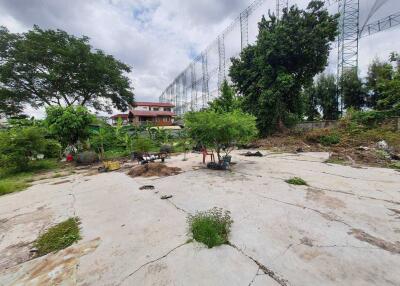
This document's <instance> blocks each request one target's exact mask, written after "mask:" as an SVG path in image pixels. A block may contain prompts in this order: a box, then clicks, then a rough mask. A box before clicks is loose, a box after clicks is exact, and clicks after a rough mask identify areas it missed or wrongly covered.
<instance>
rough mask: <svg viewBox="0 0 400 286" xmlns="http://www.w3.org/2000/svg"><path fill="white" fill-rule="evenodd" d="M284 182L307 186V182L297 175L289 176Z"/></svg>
mask: <svg viewBox="0 0 400 286" xmlns="http://www.w3.org/2000/svg"><path fill="white" fill-rule="evenodd" d="M285 182H286V183H288V184H291V185H296V186H307V182H306V181H304V180H303V179H302V178H299V177H294V178H291V179H289V180H286V181H285Z"/></svg>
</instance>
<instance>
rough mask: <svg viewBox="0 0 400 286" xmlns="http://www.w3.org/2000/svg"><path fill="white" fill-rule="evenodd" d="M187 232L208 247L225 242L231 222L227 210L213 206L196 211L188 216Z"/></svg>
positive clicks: (226, 241)
mask: <svg viewBox="0 0 400 286" xmlns="http://www.w3.org/2000/svg"><path fill="white" fill-rule="evenodd" d="M188 223H189V232H190V233H191V234H192V236H193V239H195V240H196V241H198V242H202V243H204V244H205V245H207V247H208V248H212V247H214V246H218V245H222V244H227V243H228V236H229V233H230V227H231V225H232V223H233V221H232V219H231V217H230V213H229V211H225V212H223V211H222V209H220V208H213V209H211V210H208V211H205V212H197V213H196V214H195V215H190V216H189V217H188Z"/></svg>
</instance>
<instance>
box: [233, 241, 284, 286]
mask: <svg viewBox="0 0 400 286" xmlns="http://www.w3.org/2000/svg"><path fill="white" fill-rule="evenodd" d="M228 245H229V246H230V247H232V248H234V249H236V250H237V251H238V252H239V253H241V254H242V255H244V256H246V257H247V258H249V259H250V260H251V261H253V262H254V263H255V264H257V266H258V268H259V270H261V271H262V272H264V274H266V275H268V276H269V277H271V278H272V279H274V280H275V281H276V282H277V283H278V284H279V285H281V286H289V285H290V284H289V282H288V281H287V280H286V279H283V278H282V277H281V276H279V275H278V274H276V273H275V272H274V271H273V270H271V269H269V268H268V267H267V266H265V265H264V264H262V263H261V262H259V261H258V260H257V259H255V258H253V257H251V256H250V255H248V254H247V253H245V252H244V251H243V250H242V249H240V248H239V247H237V246H236V245H234V244H233V243H231V242H229V243H228ZM259 270H258V271H259ZM258 271H257V273H258ZM256 276H257V274H256ZM254 279H255V278H254ZM253 282H254V281H253ZM250 285H251V284H250Z"/></svg>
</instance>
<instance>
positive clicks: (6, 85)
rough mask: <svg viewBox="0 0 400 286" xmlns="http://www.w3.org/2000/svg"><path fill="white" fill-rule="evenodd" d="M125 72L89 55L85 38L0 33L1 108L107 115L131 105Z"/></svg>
mask: <svg viewBox="0 0 400 286" xmlns="http://www.w3.org/2000/svg"><path fill="white" fill-rule="evenodd" d="M130 71H131V68H130V67H129V66H128V65H126V64H124V63H122V62H120V61H118V60H116V59H115V58H114V57H113V56H110V55H106V54H105V53H104V52H102V51H101V50H93V49H92V47H91V46H90V44H89V38H87V37H81V38H78V37H75V36H73V35H69V34H67V33H66V32H64V31H61V30H42V29H40V28H39V27H38V26H34V27H33V29H32V30H30V31H28V32H27V33H23V34H13V33H10V32H9V31H8V30H7V29H6V28H5V27H0V97H1V98H5V99H6V100H7V101H6V105H5V107H3V106H1V105H0V107H1V108H2V110H3V111H4V110H5V111H6V112H7V110H10V108H11V107H12V105H15V106H17V107H20V106H21V104H29V105H31V106H32V107H34V108H38V107H42V106H54V105H56V106H72V105H82V106H87V107H93V108H95V109H97V110H103V111H111V107H115V108H117V109H120V110H126V109H127V108H128V106H129V104H131V103H132V102H133V92H132V90H133V89H132V88H131V86H130V80H129V79H128V77H127V76H126V73H129V72H130Z"/></svg>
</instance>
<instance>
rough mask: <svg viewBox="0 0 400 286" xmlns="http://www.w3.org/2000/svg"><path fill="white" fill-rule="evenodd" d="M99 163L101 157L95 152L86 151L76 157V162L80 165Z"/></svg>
mask: <svg viewBox="0 0 400 286" xmlns="http://www.w3.org/2000/svg"><path fill="white" fill-rule="evenodd" d="M97 161H99V156H98V155H97V154H96V152H93V151H85V152H82V153H79V154H77V155H76V162H77V163H79V164H84V165H88V164H93V163H96V162H97Z"/></svg>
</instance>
